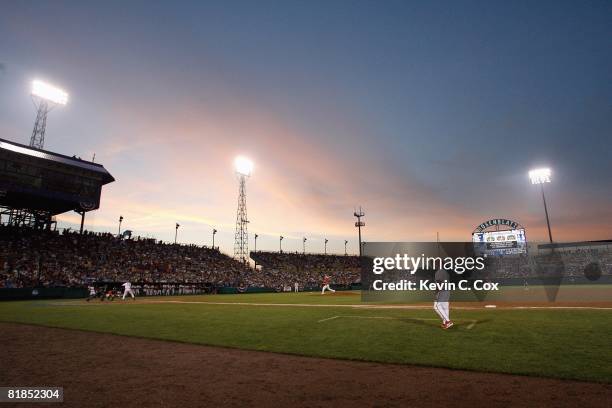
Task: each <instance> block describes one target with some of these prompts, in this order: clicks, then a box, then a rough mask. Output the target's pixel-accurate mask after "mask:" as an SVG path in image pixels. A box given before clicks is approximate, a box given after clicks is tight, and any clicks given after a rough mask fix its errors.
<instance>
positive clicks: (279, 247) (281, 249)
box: [278, 235, 285, 254]
mask: <svg viewBox="0 0 612 408" xmlns="http://www.w3.org/2000/svg"><path fill="white" fill-rule="evenodd" d="M284 238H285V237H283V236H282V235H281V236H280V239H279V240H278V251H279V252H280V253H281V254H282V253H283V239H284Z"/></svg>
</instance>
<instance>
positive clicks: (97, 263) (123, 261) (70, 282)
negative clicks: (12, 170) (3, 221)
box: [0, 225, 359, 294]
mask: <svg viewBox="0 0 612 408" xmlns="http://www.w3.org/2000/svg"><path fill="white" fill-rule="evenodd" d="M252 256H253V259H254V260H255V261H256V262H257V264H259V267H258V268H253V267H252V265H248V264H247V265H245V264H243V263H241V262H239V261H237V260H235V259H234V258H232V257H230V256H228V255H225V254H224V253H222V252H220V251H219V250H218V249H213V248H207V247H201V246H196V245H179V244H168V243H164V242H161V241H156V240H154V239H148V238H145V239H143V238H140V237H135V238H129V239H121V238H119V237H117V236H115V235H112V234H109V233H94V232H87V231H86V232H84V233H83V234H80V233H78V232H71V231H66V230H65V231H63V232H57V231H49V230H40V229H31V228H25V227H14V226H5V225H0V287H14V288H19V287H33V286H46V287H53V286H73V287H77V286H85V285H88V284H92V283H97V284H101V283H104V282H125V281H130V282H132V283H133V284H135V287H136V288H139V290H142V291H143V292H144V293H150V294H158V293H161V294H172V293H175V292H178V293H196V292H198V293H199V292H201V291H202V290H204V288H205V287H206V288H209V289H211V290H214V288H220V287H237V288H241V289H244V288H246V287H249V286H250V287H266V288H272V289H276V290H282V289H283V288H285V287H287V286H292V287H293V286H294V284H295V283H296V282H297V283H298V284H299V286H300V287H301V288H304V287H306V286H312V287H316V286H318V285H319V284H320V282H321V280H322V278H323V275H325V274H328V275H330V276H331V277H332V282H333V283H336V284H340V285H350V284H351V283H353V282H355V281H357V280H358V278H359V261H358V258H357V257H354V256H335V255H305V256H304V255H295V254H285V253H283V254H274V253H269V252H258V253H256V254H255V253H253V254H252Z"/></svg>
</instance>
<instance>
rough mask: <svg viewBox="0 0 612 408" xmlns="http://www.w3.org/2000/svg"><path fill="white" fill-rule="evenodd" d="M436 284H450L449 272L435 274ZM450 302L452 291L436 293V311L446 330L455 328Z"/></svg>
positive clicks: (443, 271)
mask: <svg viewBox="0 0 612 408" xmlns="http://www.w3.org/2000/svg"><path fill="white" fill-rule="evenodd" d="M435 280H436V283H438V284H440V283H448V282H449V276H448V272H447V271H445V270H444V269H440V270H438V271H436V274H435ZM449 300H450V290H447V289H442V290H438V291H436V300H435V301H434V310H435V311H436V313H437V314H438V316H440V318H441V319H442V326H441V327H442V328H443V329H444V330H446V329H450V328H451V327H452V326H453V324H454V323H453V322H452V321H451V319H450V315H449V313H450V309H449V305H448V301H449Z"/></svg>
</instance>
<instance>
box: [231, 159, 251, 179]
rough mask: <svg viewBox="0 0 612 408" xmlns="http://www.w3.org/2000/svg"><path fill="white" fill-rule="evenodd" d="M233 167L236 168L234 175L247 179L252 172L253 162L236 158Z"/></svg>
mask: <svg viewBox="0 0 612 408" xmlns="http://www.w3.org/2000/svg"><path fill="white" fill-rule="evenodd" d="M234 167H236V173H238V174H240V175H241V176H247V177H248V176H250V175H251V172H252V171H253V162H252V161H251V160H249V159H247V158H246V157H244V156H238V157H236V159H235V160H234Z"/></svg>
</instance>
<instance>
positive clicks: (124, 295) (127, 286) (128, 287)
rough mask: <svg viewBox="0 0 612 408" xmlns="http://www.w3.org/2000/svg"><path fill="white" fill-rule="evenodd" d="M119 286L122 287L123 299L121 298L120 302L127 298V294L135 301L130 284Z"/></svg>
mask: <svg viewBox="0 0 612 408" xmlns="http://www.w3.org/2000/svg"><path fill="white" fill-rule="evenodd" d="M121 286H123V287H124V290H123V297H122V298H121V300H125V297H126V296H127V294H128V293H129V294H130V295H131V296H132V299H134V300H136V297H135V296H134V292H133V291H132V284H131V283H130V282H125V283H124V284H123V285H121Z"/></svg>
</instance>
